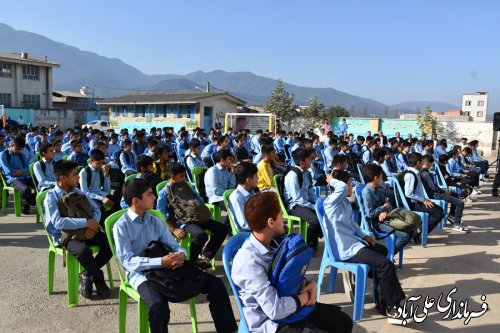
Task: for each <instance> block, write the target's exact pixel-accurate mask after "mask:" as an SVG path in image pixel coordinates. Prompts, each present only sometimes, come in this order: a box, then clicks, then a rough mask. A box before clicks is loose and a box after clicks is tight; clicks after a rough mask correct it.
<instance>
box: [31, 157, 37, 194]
mask: <svg viewBox="0 0 500 333" xmlns="http://www.w3.org/2000/svg"><path fill="white" fill-rule="evenodd" d="M34 166H35V163H30V165H29V169H30V176H31V180H32V181H33V184H34V185H35V192H36V193H38V182H37V181H36V177H35V171H34Z"/></svg>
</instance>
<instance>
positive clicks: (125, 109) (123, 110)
mask: <svg viewBox="0 0 500 333" xmlns="http://www.w3.org/2000/svg"><path fill="white" fill-rule="evenodd" d="M122 117H128V105H125V106H124V107H123V108H122Z"/></svg>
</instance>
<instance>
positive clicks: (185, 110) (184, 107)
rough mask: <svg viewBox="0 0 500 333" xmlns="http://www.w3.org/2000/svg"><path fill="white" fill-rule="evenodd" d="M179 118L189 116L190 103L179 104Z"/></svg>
mask: <svg viewBox="0 0 500 333" xmlns="http://www.w3.org/2000/svg"><path fill="white" fill-rule="evenodd" d="M179 118H191V105H189V104H181V105H179Z"/></svg>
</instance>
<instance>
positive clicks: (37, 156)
mask: <svg viewBox="0 0 500 333" xmlns="http://www.w3.org/2000/svg"><path fill="white" fill-rule="evenodd" d="M41 159H42V154H40V152H39V151H37V152H36V153H35V161H40V160H41Z"/></svg>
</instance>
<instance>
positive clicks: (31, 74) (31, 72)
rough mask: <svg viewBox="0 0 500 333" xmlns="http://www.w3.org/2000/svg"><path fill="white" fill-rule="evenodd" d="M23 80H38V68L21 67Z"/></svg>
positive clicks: (30, 66)
mask: <svg viewBox="0 0 500 333" xmlns="http://www.w3.org/2000/svg"><path fill="white" fill-rule="evenodd" d="M23 79H26V80H40V67H38V66H32V65H24V66H23Z"/></svg>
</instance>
